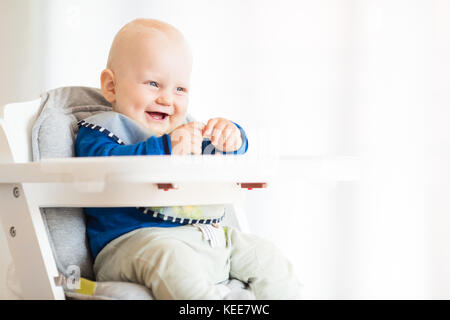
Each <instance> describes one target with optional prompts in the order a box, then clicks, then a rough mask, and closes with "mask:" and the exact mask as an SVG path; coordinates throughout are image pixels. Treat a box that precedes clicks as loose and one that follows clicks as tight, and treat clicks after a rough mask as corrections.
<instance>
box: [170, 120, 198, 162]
mask: <svg viewBox="0 0 450 320" xmlns="http://www.w3.org/2000/svg"><path fill="white" fill-rule="evenodd" d="M204 127H205V125H204V124H203V123H201V122H189V123H187V124H184V125H181V126H179V127H178V128H176V129H175V130H173V131H172V132H171V133H170V143H171V145H172V154H177V155H182V154H202V142H203V135H202V132H203V128H204Z"/></svg>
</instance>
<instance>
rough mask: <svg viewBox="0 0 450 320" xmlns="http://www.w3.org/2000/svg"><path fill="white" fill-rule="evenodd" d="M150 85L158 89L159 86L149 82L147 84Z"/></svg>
mask: <svg viewBox="0 0 450 320" xmlns="http://www.w3.org/2000/svg"><path fill="white" fill-rule="evenodd" d="M147 83H148V84H149V85H151V86H153V87H156V88H158V84H157V83H156V82H155V81H149V82H147Z"/></svg>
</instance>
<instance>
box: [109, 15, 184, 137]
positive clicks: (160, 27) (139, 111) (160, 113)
mask: <svg viewBox="0 0 450 320" xmlns="http://www.w3.org/2000/svg"><path fill="white" fill-rule="evenodd" d="M191 67H192V56H191V52H190V49H189V46H188V44H187V42H186V40H185V39H184V37H183V35H182V34H181V33H180V32H179V31H178V30H177V29H175V28H174V27H173V26H171V25H169V24H167V23H164V22H161V21H158V20H152V19H137V20H133V21H131V22H130V23H128V24H127V25H125V26H124V27H123V28H122V29H120V31H119V32H118V33H117V35H116V37H115V38H114V41H113V44H112V46H111V49H110V52H109V58H108V64H107V67H106V69H105V70H103V71H102V74H101V88H102V93H103V96H104V97H105V99H106V100H108V101H109V102H110V103H111V104H112V106H113V109H114V111H116V112H119V113H122V114H124V115H126V116H128V117H129V118H131V119H133V120H135V121H137V122H138V123H140V124H142V125H144V126H145V127H147V128H148V129H150V130H151V131H152V132H153V133H155V134H158V135H162V134H165V133H170V132H171V131H173V130H174V129H175V128H176V127H178V126H179V125H181V124H182V123H183V122H184V120H185V118H186V112H187V105H188V94H189V88H190V75H191Z"/></svg>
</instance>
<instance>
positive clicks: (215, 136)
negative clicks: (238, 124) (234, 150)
mask: <svg viewBox="0 0 450 320" xmlns="http://www.w3.org/2000/svg"><path fill="white" fill-rule="evenodd" d="M227 124H228V123H227V121H219V122H218V123H216V125H215V126H214V129H213V131H212V135H211V142H212V144H214V145H218V144H219V143H220V142H219V141H220V138H221V136H222V133H223V132H222V131H223V129H224V128H225V127H226V126H227Z"/></svg>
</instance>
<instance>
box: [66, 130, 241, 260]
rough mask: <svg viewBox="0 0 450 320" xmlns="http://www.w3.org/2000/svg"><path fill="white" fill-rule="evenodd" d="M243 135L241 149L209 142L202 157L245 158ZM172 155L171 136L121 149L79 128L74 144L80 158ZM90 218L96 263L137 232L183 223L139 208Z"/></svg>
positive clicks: (103, 211) (95, 211)
mask: <svg viewBox="0 0 450 320" xmlns="http://www.w3.org/2000/svg"><path fill="white" fill-rule="evenodd" d="M235 125H236V126H237V127H238V128H239V130H240V131H241V136H242V138H243V139H242V145H241V147H240V148H239V149H238V150H236V151H233V152H221V151H219V150H217V149H215V148H214V147H213V146H212V144H211V142H210V141H209V140H204V141H203V143H202V153H207V154H214V153H216V152H221V153H223V154H244V153H245V152H247V149H248V140H247V137H246V135H245V132H244V130H243V129H242V128H241V127H240V126H239V125H238V124H235ZM171 153H172V149H171V144H170V136H169V135H167V134H165V135H163V136H161V137H155V136H152V137H150V138H148V139H147V140H144V141H141V142H138V143H136V144H130V145H122V144H119V143H118V142H117V141H116V140H114V139H113V138H111V137H109V136H108V135H106V134H105V133H103V132H100V131H98V130H95V129H91V128H86V127H80V129H79V132H78V135H77V138H76V141H75V155H76V156H77V157H102V156H105V157H106V156H130V155H170V154H171ZM84 211H85V213H86V216H87V233H88V238H89V244H90V248H91V253H92V255H93V257H94V259H95V258H96V257H97V255H98V253H99V252H100V251H101V250H102V249H103V247H104V246H106V244H108V243H109V242H110V241H112V240H113V239H115V238H117V237H119V236H121V235H122V234H125V233H127V232H130V231H132V230H135V229H138V228H145V227H176V226H180V225H181V224H180V223H174V222H169V221H164V220H161V219H158V218H155V217H153V215H151V214H144V213H142V212H141V211H139V210H138V209H137V208H136V207H120V208H84Z"/></svg>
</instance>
